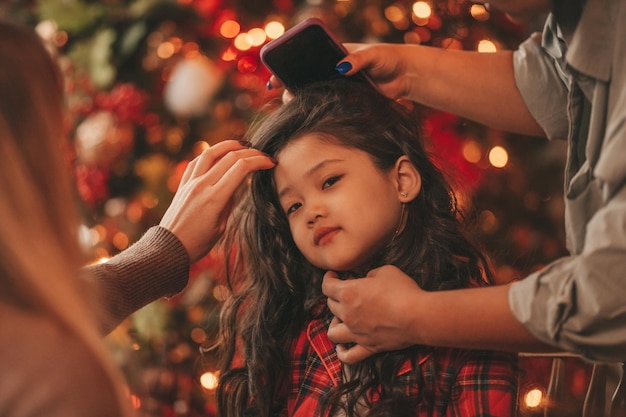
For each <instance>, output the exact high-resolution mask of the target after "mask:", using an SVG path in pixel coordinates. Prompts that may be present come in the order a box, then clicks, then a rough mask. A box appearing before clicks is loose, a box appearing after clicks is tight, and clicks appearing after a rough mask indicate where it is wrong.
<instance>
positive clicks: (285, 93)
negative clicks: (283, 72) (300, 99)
mask: <svg viewBox="0 0 626 417" xmlns="http://www.w3.org/2000/svg"><path fill="white" fill-rule="evenodd" d="M294 97H295V96H294V95H293V93H292V92H291V91H289V90H287V89H285V90H284V91H283V96H282V100H283V104H285V103H289V102H290V101H291V100H293V98H294Z"/></svg>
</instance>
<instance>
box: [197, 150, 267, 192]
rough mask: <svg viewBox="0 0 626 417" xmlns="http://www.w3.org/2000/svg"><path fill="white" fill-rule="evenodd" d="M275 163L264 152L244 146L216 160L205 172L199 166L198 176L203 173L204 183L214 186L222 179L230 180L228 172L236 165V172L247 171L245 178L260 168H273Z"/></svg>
mask: <svg viewBox="0 0 626 417" xmlns="http://www.w3.org/2000/svg"><path fill="white" fill-rule="evenodd" d="M274 165H275V163H274V162H273V160H272V159H271V158H270V157H269V156H268V155H266V154H264V153H263V152H261V151H259V150H256V149H252V148H244V149H239V150H235V151H231V152H228V153H227V154H226V155H224V156H223V157H222V158H221V159H219V160H218V161H217V162H215V164H214V165H213V166H210V167H208V169H207V170H206V172H204V173H201V172H200V170H199V169H198V168H197V167H196V170H197V171H198V176H200V175H201V176H202V177H203V178H202V181H203V183H205V184H207V185H209V186H214V185H216V184H217V183H219V182H220V181H222V180H228V177H227V173H228V172H229V171H231V170H232V169H233V167H236V168H235V171H234V172H245V174H244V178H245V176H246V175H248V174H250V173H252V172H255V171H258V170H259V169H269V168H273V167H274ZM231 175H232V174H231ZM231 180H232V179H231ZM237 181H238V180H237ZM241 181H243V179H242V180H241Z"/></svg>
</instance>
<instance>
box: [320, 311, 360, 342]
mask: <svg viewBox="0 0 626 417" xmlns="http://www.w3.org/2000/svg"><path fill="white" fill-rule="evenodd" d="M327 334H328V338H329V339H330V340H332V341H333V342H335V343H354V342H355V340H354V339H355V338H354V334H353V333H352V332H351V331H350V330H349V329H348V326H346V325H345V324H344V323H343V322H342V321H341V319H339V318H337V316H335V317H334V318H333V320H332V321H331V324H330V325H329V326H328V332H327Z"/></svg>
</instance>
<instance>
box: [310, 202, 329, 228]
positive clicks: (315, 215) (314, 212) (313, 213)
mask: <svg viewBox="0 0 626 417" xmlns="http://www.w3.org/2000/svg"><path fill="white" fill-rule="evenodd" d="M324 215H325V212H324V210H323V209H322V208H321V207H320V206H315V207H311V209H309V210H308V211H307V224H308V225H310V226H312V225H314V224H315V223H317V221H318V220H319V219H321V218H322V217H324Z"/></svg>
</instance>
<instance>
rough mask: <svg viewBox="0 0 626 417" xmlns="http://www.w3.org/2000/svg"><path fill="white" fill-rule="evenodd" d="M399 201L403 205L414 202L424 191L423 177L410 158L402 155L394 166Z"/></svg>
mask: <svg viewBox="0 0 626 417" xmlns="http://www.w3.org/2000/svg"><path fill="white" fill-rule="evenodd" d="M394 173H395V177H396V178H395V179H396V181H397V188H398V199H399V200H400V202H402V203H408V202H410V201H413V200H414V199H415V198H416V197H417V195H418V194H419V193H420V190H421V189H422V176H421V175H420V173H419V172H418V171H417V168H415V165H413V163H412V162H411V160H410V159H409V157H408V156H406V155H402V156H401V157H400V158H398V160H397V161H396V165H395V166H394Z"/></svg>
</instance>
